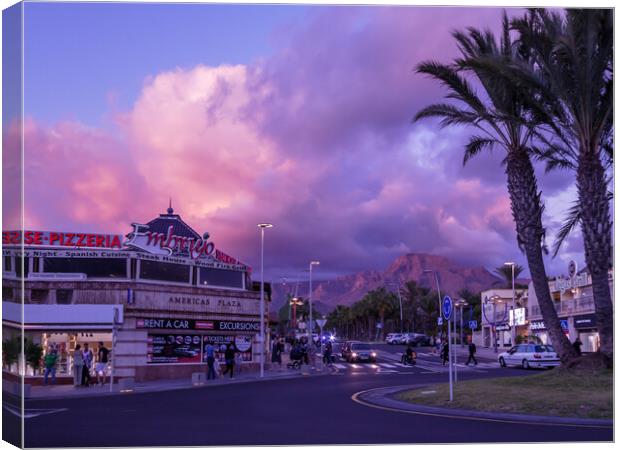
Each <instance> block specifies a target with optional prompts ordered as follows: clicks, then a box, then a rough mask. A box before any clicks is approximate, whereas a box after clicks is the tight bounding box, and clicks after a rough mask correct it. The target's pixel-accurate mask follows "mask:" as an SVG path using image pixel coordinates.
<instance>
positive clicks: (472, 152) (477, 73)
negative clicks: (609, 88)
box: [414, 14, 576, 362]
mask: <svg viewBox="0 0 620 450" xmlns="http://www.w3.org/2000/svg"><path fill="white" fill-rule="evenodd" d="M453 36H454V38H455V39H456V41H457V43H458V47H459V51H460V53H461V58H457V59H456V60H455V61H454V62H453V63H452V64H449V65H446V64H441V63H439V62H435V61H429V62H423V63H422V64H420V65H419V66H418V67H417V71H418V72H419V73H424V74H427V75H430V76H431V77H433V78H435V79H437V80H438V81H440V82H441V83H442V84H443V85H444V86H445V87H446V88H447V89H448V91H449V92H448V94H447V96H446V97H447V98H448V99H452V100H456V102H457V104H458V106H457V105H455V104H453V103H443V104H435V105H431V106H428V107H426V108H424V109H423V110H421V111H420V112H418V114H417V115H416V116H415V119H414V121H417V120H420V119H424V118H428V117H440V118H441V119H442V120H441V122H440V124H441V126H443V127H446V126H451V125H467V126H470V127H472V128H474V129H475V130H477V132H478V133H479V134H475V135H473V136H472V137H471V138H470V141H469V143H468V144H467V145H466V148H465V155H464V157H463V164H466V163H467V161H468V160H469V159H470V158H472V157H474V156H476V155H478V154H479V153H480V152H482V151H483V150H495V149H501V150H503V151H504V152H505V155H506V156H505V158H504V160H503V164H504V166H505V173H506V176H507V183H508V193H509V196H510V202H511V209H512V216H513V218H514V221H515V224H516V231H517V242H518V245H519V247H520V249H521V250H522V251H523V252H524V253H525V255H526V258H527V261H528V266H529V269H530V273H531V275H532V280H533V284H534V289H535V291H536V297H537V299H538V302H539V305H540V309H541V313H542V316H543V319H544V321H545V324H546V327H547V330H548V332H549V335H550V338H551V342H552V343H553V345H554V346H555V349H556V350H557V352H558V354H559V355H560V359H561V360H562V361H563V362H567V361H568V360H569V359H571V358H573V357H576V353H575V350H574V349H573V348H572V346H571V344H570V341H569V340H568V339H567V338H566V336H565V335H564V333H563V331H562V328H561V326H560V321H559V319H558V315H557V312H556V310H555V308H554V306H553V301H552V300H551V294H550V291H549V284H548V281H547V273H546V270H545V265H544V262H543V244H544V243H543V239H544V235H545V229H544V227H543V225H542V212H543V204H542V201H541V193H540V192H539V191H538V183H537V180H536V176H535V174H534V167H533V165H532V161H531V159H530V155H529V148H528V145H529V144H530V141H531V138H532V134H533V130H532V128H531V127H530V126H529V125H528V122H527V120H526V118H524V114H525V112H526V109H525V103H526V99H524V98H523V94H522V92H521V91H520V90H517V89H513V88H512V86H511V85H510V84H509V83H507V82H506V80H505V78H504V77H500V76H496V74H495V73H494V72H493V71H491V70H487V66H488V65H489V63H493V64H510V63H512V62H513V61H518V62H519V63H521V64H527V63H528V61H527V60H523V58H522V56H521V55H520V54H518V53H517V52H516V51H515V46H514V45H513V42H512V41H511V37H510V29H509V24H508V18H507V17H506V15H505V14H504V17H503V21H502V36H501V38H500V41H499V44H498V43H497V42H496V39H495V37H494V36H493V34H492V33H491V32H490V31H480V30H478V29H475V28H468V29H467V32H454V33H453ZM468 76H473V77H474V79H475V80H476V81H477V82H478V83H479V84H480V85H481V86H482V88H483V91H484V94H486V97H481V96H479V95H478V93H477V92H476V91H475V90H474V88H473V87H472V85H471V84H470V82H469V81H468V78H467V77H468Z"/></svg>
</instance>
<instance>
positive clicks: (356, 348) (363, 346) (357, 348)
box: [351, 344, 370, 350]
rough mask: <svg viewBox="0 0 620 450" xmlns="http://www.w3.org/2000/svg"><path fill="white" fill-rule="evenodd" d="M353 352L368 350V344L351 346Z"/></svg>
mask: <svg viewBox="0 0 620 450" xmlns="http://www.w3.org/2000/svg"><path fill="white" fill-rule="evenodd" d="M351 348H352V349H353V350H370V345H368V344H353V345H352V346H351Z"/></svg>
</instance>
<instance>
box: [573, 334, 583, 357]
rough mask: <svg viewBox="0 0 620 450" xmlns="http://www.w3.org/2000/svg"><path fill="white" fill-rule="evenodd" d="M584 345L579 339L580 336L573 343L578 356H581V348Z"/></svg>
mask: <svg viewBox="0 0 620 450" xmlns="http://www.w3.org/2000/svg"><path fill="white" fill-rule="evenodd" d="M582 345H583V344H582V343H581V339H579V336H577V339H575V342H573V348H574V349H575V351H576V352H577V355H579V356H581V346H582Z"/></svg>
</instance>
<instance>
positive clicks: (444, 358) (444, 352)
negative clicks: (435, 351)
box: [441, 341, 450, 366]
mask: <svg viewBox="0 0 620 450" xmlns="http://www.w3.org/2000/svg"><path fill="white" fill-rule="evenodd" d="M449 359H450V346H449V344H448V341H443V347H442V348H441V365H442V366H445V365H446V362H448V360H449Z"/></svg>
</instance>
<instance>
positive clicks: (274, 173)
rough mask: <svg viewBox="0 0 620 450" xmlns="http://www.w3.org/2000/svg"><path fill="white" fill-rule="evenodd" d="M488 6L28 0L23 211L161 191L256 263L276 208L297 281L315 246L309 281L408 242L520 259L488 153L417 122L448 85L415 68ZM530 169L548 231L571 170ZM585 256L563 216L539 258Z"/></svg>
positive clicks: (355, 267)
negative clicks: (553, 252) (554, 248)
mask: <svg viewBox="0 0 620 450" xmlns="http://www.w3.org/2000/svg"><path fill="white" fill-rule="evenodd" d="M519 13H520V11H518V10H511V11H509V14H519ZM501 14H502V10H501V9H494V8H454V7H451V8H439V7H394V6H392V7H378V6H374V7H373V6H366V7H353V6H346V7H345V6H340V7H336V6H332V7H326V6H312V5H270V6H269V5H207V4H202V5H201V4H193V5H188V4H118V3H114V4H102V3H95V4H75V3H49V4H44V3H26V4H25V7H24V44H25V48H24V54H25V60H24V117H25V121H24V174H25V180H26V183H25V190H24V216H25V227H26V228H28V229H39V230H67V231H92V232H116V233H127V232H129V231H130V223H131V222H142V223H144V222H146V221H148V220H150V219H152V218H154V217H156V216H157V214H160V213H164V212H165V209H166V208H167V206H168V202H169V199H170V198H172V203H173V207H174V209H175V212H176V213H179V214H180V215H181V216H182V218H183V219H184V220H185V221H186V222H187V223H188V224H190V225H191V226H192V227H193V228H194V229H196V230H197V231H198V232H200V233H202V232H204V231H208V232H209V233H210V235H211V238H212V239H213V241H214V242H215V244H216V246H217V247H218V248H221V249H222V250H223V251H225V252H227V253H229V254H230V255H233V256H235V257H236V258H238V259H239V260H241V261H243V262H245V263H247V264H249V265H251V266H253V267H255V268H257V267H258V262H259V255H260V247H259V246H260V235H259V231H258V229H257V227H256V224H257V223H261V222H271V223H273V224H274V225H275V227H274V228H272V229H268V230H267V232H266V237H265V271H266V276H267V278H269V279H272V280H273V281H277V280H280V279H281V278H284V277H286V278H287V279H289V280H291V279H296V278H299V277H304V276H305V275H303V270H304V268H306V267H307V266H308V263H309V261H311V260H320V261H321V266H320V268H318V269H316V270H317V271H316V274H315V277H317V278H323V279H327V278H332V277H335V276H339V275H344V274H349V273H354V272H357V271H361V270H382V269H384V268H385V267H386V266H387V265H389V263H390V262H391V261H392V260H393V259H394V258H396V257H397V256H400V255H402V254H405V253H411V252H414V253H430V254H437V255H443V256H446V257H448V258H451V259H453V260H454V261H457V262H459V263H461V264H463V265H477V266H479V265H482V266H484V267H487V268H489V269H492V268H493V267H497V266H500V265H502V264H503V262H505V261H509V260H515V261H517V262H518V263H520V264H522V265H524V266H526V263H525V258H524V257H523V255H522V254H521V253H520V252H519V250H518V248H517V246H516V239H515V230H514V223H513V220H512V215H511V211H510V203H509V199H508V193H507V189H506V175H505V174H504V170H503V167H502V166H501V160H502V155H501V151H494V152H493V153H487V154H482V155H480V156H478V157H477V158H476V159H474V160H472V161H471V162H469V163H468V164H467V166H465V167H463V165H462V156H463V147H464V144H465V143H466V142H467V138H468V136H469V135H470V133H471V130H468V129H467V128H449V129H440V128H439V126H438V124H437V122H435V121H432V120H429V121H424V122H419V123H415V124H413V123H412V121H411V119H412V118H413V116H414V115H415V113H416V112H417V111H419V110H420V109H421V108H423V107H424V106H426V105H428V104H430V103H434V102H439V101H440V100H442V97H443V94H444V91H443V90H442V88H441V86H439V85H438V83H436V82H434V81H433V80H430V79H428V78H426V77H424V76H422V75H419V74H417V73H415V70H414V68H415V66H416V65H417V64H419V63H420V62H422V61H424V60H428V59H434V60H438V61H440V62H449V61H450V59H451V58H453V57H454V56H456V55H457V48H456V45H455V43H454V41H453V38H452V37H451V34H450V33H451V31H453V30H455V29H464V28H465V27H467V26H475V27H483V28H485V27H488V28H491V29H493V30H497V28H498V26H499V24H500V20H501ZM7 18H8V15H7V12H6V11H5V13H4V19H5V20H4V30H5V31H6V30H7V22H10V20H7ZM10 26H11V24H10V23H8V27H9V28H10ZM7 42H8V43H7ZM3 45H4V48H5V49H7V48H9V47H10V41H7V38H6V35H5V38H4V40H3ZM5 55H6V50H5ZM4 67H7V65H6V63H5V64H4ZM5 70H6V69H5ZM4 92H7V90H6V87H5V89H4ZM5 99H6V96H5ZM5 111H11V109H10V108H6V107H5ZM18 143H19V127H18V126H17V122H16V120H15V117H11V116H10V114H5V115H4V117H3V144H4V148H5V150H4V153H3V174H4V176H5V180H7V179H11V177H12V178H13V179H16V177H17V175H18V173H19V172H18V168H19V159H18V158H19V152H18V151H12V150H15V149H18V148H19V145H18ZM537 173H538V175H539V187H540V189H541V190H542V191H543V200H544V202H545V217H544V224H545V226H547V228H548V230H549V231H548V233H547V243H548V244H551V243H552V240H553V236H554V232H555V230H557V229H558V226H559V224H560V222H561V220H562V218H563V216H564V213H565V211H566V210H567V209H568V208H569V207H570V205H571V203H572V201H573V200H574V199H575V188H574V178H573V176H572V174H571V173H568V172H556V173H551V174H544V171H543V170H542V167H537ZM15 186H16V184H15V183H14V184H8V183H6V182H5V186H4V189H3V200H4V202H3V206H4V211H3V228H4V229H15V228H18V225H17V224H18V223H19V222H18V220H17V217H18V213H19V206H18V205H19V203H18V201H17V199H18V196H17V194H16V192H17V191H16V188H15ZM582 252H583V250H582V245H581V237H580V234H579V232H575V233H573V235H571V236H570V238H569V239H568V240H567V242H566V244H565V246H564V247H563V249H562V250H561V253H560V255H559V256H558V257H557V258H555V259H551V258H548V259H547V269H548V273H549V274H550V275H560V274H565V273H566V271H567V270H566V266H567V265H568V261H569V260H570V259H576V260H577V262H578V263H579V264H580V266H581V267H583V255H582ZM526 273H527V272H526Z"/></svg>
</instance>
